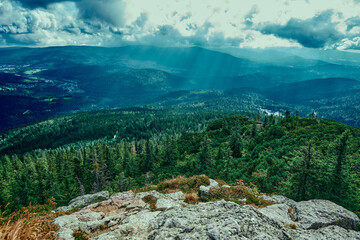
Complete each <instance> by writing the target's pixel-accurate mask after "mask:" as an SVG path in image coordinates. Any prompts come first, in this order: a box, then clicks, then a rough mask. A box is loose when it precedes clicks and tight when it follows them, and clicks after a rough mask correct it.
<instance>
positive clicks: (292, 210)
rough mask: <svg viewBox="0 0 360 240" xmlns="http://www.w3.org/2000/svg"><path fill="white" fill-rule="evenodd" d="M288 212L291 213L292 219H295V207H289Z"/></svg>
mask: <svg viewBox="0 0 360 240" xmlns="http://www.w3.org/2000/svg"><path fill="white" fill-rule="evenodd" d="M288 214H289V217H290V219H291V220H293V221H295V216H294V209H293V208H289V209H288Z"/></svg>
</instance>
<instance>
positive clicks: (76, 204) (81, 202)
mask: <svg viewBox="0 0 360 240" xmlns="http://www.w3.org/2000/svg"><path fill="white" fill-rule="evenodd" d="M108 198H109V192H108V191H102V192H98V193H94V194H87V195H83V196H79V197H77V198H74V199H72V200H71V201H70V202H69V205H68V206H63V207H59V208H57V209H56V211H57V212H66V211H70V210H72V209H75V208H83V207H86V206H88V205H89V204H92V203H95V202H101V201H104V200H106V199H108Z"/></svg>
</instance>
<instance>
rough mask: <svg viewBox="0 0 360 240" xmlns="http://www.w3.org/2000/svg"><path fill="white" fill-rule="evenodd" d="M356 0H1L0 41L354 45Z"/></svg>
mask: <svg viewBox="0 0 360 240" xmlns="http://www.w3.org/2000/svg"><path fill="white" fill-rule="evenodd" d="M359 11H360V4H359V3H357V2H355V0H344V1H338V0H327V4H323V3H321V1H318V0H307V1H300V0H299V1H289V0H251V1H250V0H244V1H238V0H226V1H224V0H208V1H193V0H181V1H179V0H151V1H149V0H72V1H64V0H39V1H35V0H0V35H1V37H0V44H1V45H34V46H52V45H102V46H121V45H127V44H152V45H160V46H194V45H196V46H205V47H228V46H232V47H253V48H266V47H281V46H283V47H289V46H291V47H294V46H298V47H301V46H303V47H312V48H338V49H347V48H357V47H358V46H359V40H358V38H359V36H360V18H359V17H358V12H359Z"/></svg>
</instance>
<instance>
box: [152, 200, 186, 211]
mask: <svg viewBox="0 0 360 240" xmlns="http://www.w3.org/2000/svg"><path fill="white" fill-rule="evenodd" d="M181 206H182V205H181V204H180V203H179V202H177V201H174V200H173V199H170V198H160V199H158V200H157V202H156V208H157V209H159V210H165V209H169V208H175V207H181Z"/></svg>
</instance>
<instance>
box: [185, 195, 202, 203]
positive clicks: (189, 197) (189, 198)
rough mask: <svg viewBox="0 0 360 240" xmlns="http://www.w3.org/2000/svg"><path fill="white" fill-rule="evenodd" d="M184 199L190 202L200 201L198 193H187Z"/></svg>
mask: <svg viewBox="0 0 360 240" xmlns="http://www.w3.org/2000/svg"><path fill="white" fill-rule="evenodd" d="M184 201H185V202H186V203H190V204H197V203H198V202H199V196H198V195H197V193H186V194H185V200H184Z"/></svg>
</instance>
